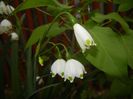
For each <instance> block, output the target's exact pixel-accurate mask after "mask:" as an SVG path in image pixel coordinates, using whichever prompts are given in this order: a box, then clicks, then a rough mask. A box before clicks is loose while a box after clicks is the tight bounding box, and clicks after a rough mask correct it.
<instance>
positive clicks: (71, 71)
mask: <svg viewBox="0 0 133 99" xmlns="http://www.w3.org/2000/svg"><path fill="white" fill-rule="evenodd" d="M84 73H85V68H84V66H83V65H82V64H81V63H80V62H79V61H77V60H75V59H70V60H68V61H67V62H66V68H65V76H64V78H65V80H66V79H68V80H69V81H70V82H73V81H74V78H75V77H77V78H81V79H83V74H84Z"/></svg>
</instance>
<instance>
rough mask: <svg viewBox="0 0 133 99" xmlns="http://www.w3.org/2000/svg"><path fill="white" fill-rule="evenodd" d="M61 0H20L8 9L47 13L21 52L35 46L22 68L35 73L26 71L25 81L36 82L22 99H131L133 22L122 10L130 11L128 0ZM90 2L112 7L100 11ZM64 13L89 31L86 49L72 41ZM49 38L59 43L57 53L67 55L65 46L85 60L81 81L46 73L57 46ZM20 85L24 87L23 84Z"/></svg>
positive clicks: (69, 23) (68, 19)
mask: <svg viewBox="0 0 133 99" xmlns="http://www.w3.org/2000/svg"><path fill="white" fill-rule="evenodd" d="M64 1H65V0H64ZM66 1H67V2H64V3H61V2H59V1H58V0H25V1H24V2H22V3H21V4H20V5H19V6H18V7H17V8H16V10H15V11H14V13H13V15H14V16H15V15H16V14H17V13H19V12H21V11H23V12H21V13H25V11H26V10H28V9H32V10H35V9H39V10H40V11H41V12H42V14H44V15H46V16H49V17H52V21H50V22H49V23H47V24H43V25H41V26H38V27H36V28H35V29H34V30H33V31H32V34H31V36H30V38H29V39H28V41H26V44H24V45H26V47H25V51H27V50H28V51H29V49H31V48H32V47H35V48H33V50H35V52H34V53H31V52H32V51H31V50H30V51H29V53H30V54H29V53H27V55H29V58H31V59H30V60H28V59H29V58H28V59H26V61H27V60H28V61H32V63H31V64H30V68H26V69H28V70H29V71H27V72H30V71H31V72H34V73H31V74H33V75H32V76H29V78H31V80H29V82H25V83H28V84H30V83H34V82H36V84H35V85H34V84H33V85H34V87H35V89H34V88H31V89H32V90H30V92H27V93H28V94H27V93H26V92H22V96H24V97H26V99H133V26H132V24H133V21H130V20H132V17H133V15H130V16H129V15H128V14H127V13H133V11H132V8H133V6H132V4H133V1H132V0H79V2H78V1H77V2H78V4H77V5H76V4H75V5H74V4H72V1H71V0H66ZM94 2H98V3H99V4H101V3H102V4H110V3H112V4H113V6H115V7H116V9H113V12H110V13H108V14H104V13H103V12H104V11H102V12H100V11H96V10H93V9H92V5H93V3H94ZM89 8H90V10H89V11H88V9H89ZM68 13H69V14H70V15H72V16H73V17H75V18H76V20H77V22H79V23H80V24H82V25H83V26H84V27H85V28H86V29H87V30H88V31H89V32H90V34H91V35H92V37H93V38H94V41H95V42H96V44H97V45H96V46H95V47H92V48H91V49H89V50H87V51H86V52H85V53H82V52H81V50H80V48H79V46H78V44H77V42H76V40H75V37H74V33H73V23H72V21H71V20H72V19H71V18H70V16H69V15H68ZM123 13H124V15H123ZM85 16H87V17H89V18H84V17H85ZM22 24H23V22H22ZM19 28H20V27H19ZM20 31H21V30H20ZM49 42H54V43H55V45H57V46H58V47H59V49H60V52H61V54H62V57H65V56H66V55H65V49H64V48H63V46H62V45H64V46H66V48H67V49H68V51H69V53H70V55H71V57H73V58H75V59H78V60H79V61H80V62H82V63H83V64H84V66H85V68H86V70H87V72H88V73H87V74H86V75H85V77H84V79H83V80H79V79H75V81H74V83H72V84H71V83H69V82H68V81H66V82H64V81H63V80H62V79H61V78H60V77H58V76H56V77H55V78H52V77H51V74H50V67H51V64H52V63H53V61H54V60H55V59H56V57H57V51H56V48H55V46H52V45H51V44H50V43H49ZM61 44H62V45H61ZM34 45H35V46H34ZM23 47H24V46H23ZM14 53H15V52H14ZM42 53H43V54H42ZM39 56H41V57H42V58H43V59H44V66H43V67H41V66H40V65H39V64H38V57H39ZM16 57H17V56H16ZM12 65H13V64H12ZM27 66H28V65H27ZM12 69H13V68H12ZM30 69H31V70H30ZM12 72H13V70H12ZM27 74H28V73H27ZM31 74H29V75H31ZM14 75H15V74H14ZM36 76H40V78H39V80H40V79H43V82H42V83H41V84H38V82H37V81H36V79H35V77H36ZM28 84H27V85H28ZM14 86H15V85H14ZM17 87H18V86H17ZM31 87H33V86H31ZM28 88H29V87H28ZM22 89H23V90H24V91H26V90H27V89H26V85H25V84H24V88H22ZM16 90H17V89H16Z"/></svg>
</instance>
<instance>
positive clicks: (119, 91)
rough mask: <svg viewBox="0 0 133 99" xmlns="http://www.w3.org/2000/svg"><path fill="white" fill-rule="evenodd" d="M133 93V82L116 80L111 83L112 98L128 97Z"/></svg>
mask: <svg viewBox="0 0 133 99" xmlns="http://www.w3.org/2000/svg"><path fill="white" fill-rule="evenodd" d="M132 92H133V80H129V79H125V80H118V79H115V80H113V82H112V86H111V90H110V95H112V96H126V95H127V96H128V95H130V94H132Z"/></svg>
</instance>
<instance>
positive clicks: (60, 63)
mask: <svg viewBox="0 0 133 99" xmlns="http://www.w3.org/2000/svg"><path fill="white" fill-rule="evenodd" d="M65 66H66V61H65V60H64V59H57V60H56V61H55V62H54V63H53V64H52V66H51V73H52V77H55V75H56V74H58V75H60V76H61V77H62V78H63V77H64V69H65Z"/></svg>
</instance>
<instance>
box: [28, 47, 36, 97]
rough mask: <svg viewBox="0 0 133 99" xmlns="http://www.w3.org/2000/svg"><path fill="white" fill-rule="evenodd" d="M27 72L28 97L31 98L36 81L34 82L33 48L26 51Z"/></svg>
mask: <svg viewBox="0 0 133 99" xmlns="http://www.w3.org/2000/svg"><path fill="white" fill-rule="evenodd" d="M26 71H27V75H26V77H27V80H26V81H27V83H26V84H27V88H26V90H27V96H29V95H30V94H31V93H32V92H33V91H34V90H35V88H34V83H33V82H34V80H33V67H32V52H31V48H29V49H27V51H26Z"/></svg>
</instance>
